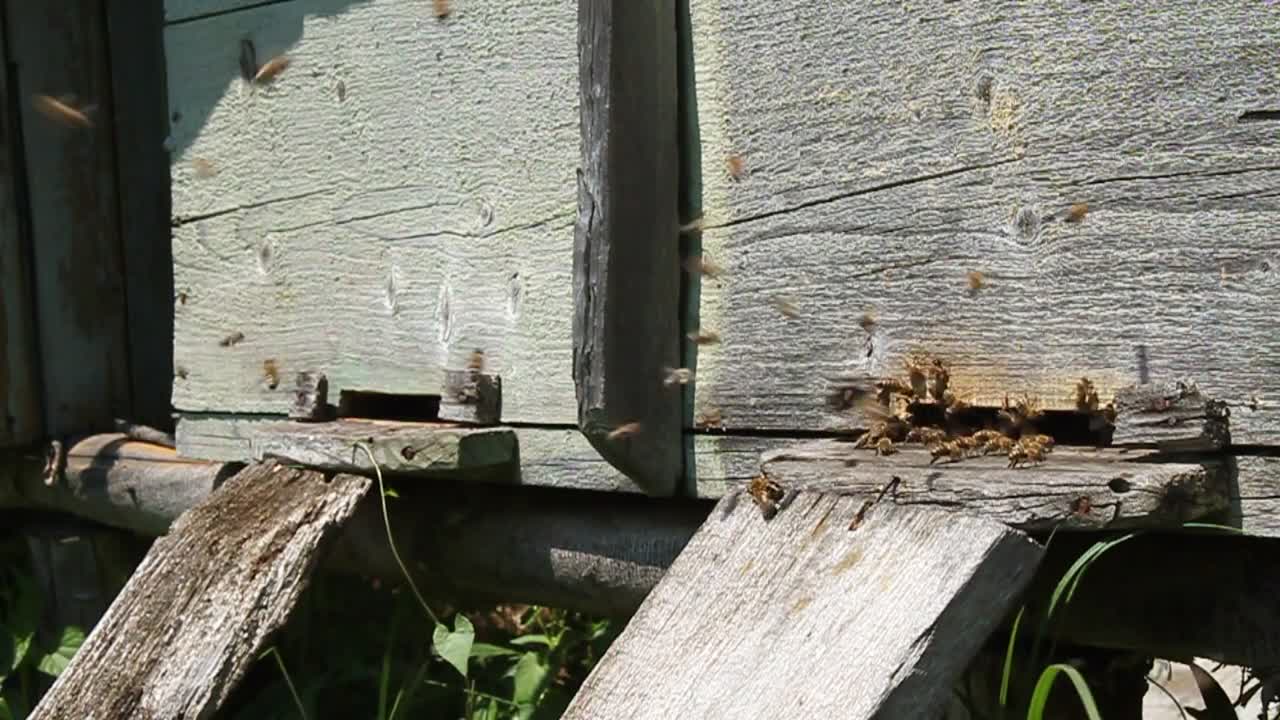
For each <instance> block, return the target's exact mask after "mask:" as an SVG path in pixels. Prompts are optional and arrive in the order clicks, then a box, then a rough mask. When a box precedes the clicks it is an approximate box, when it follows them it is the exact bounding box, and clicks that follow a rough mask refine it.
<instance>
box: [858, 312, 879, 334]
mask: <svg viewBox="0 0 1280 720" xmlns="http://www.w3.org/2000/svg"><path fill="white" fill-rule="evenodd" d="M858 325H859V326H860V327H861V328H862V330H863V332H867V333H870V332H871V328H873V327H875V326H876V317H875V316H874V315H872V314H871V313H869V312H865V313H862V317H860V318H858Z"/></svg>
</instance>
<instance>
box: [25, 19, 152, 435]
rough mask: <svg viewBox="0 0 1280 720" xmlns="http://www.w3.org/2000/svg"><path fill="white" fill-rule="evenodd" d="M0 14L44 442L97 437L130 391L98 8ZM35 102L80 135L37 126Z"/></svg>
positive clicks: (120, 413)
mask: <svg viewBox="0 0 1280 720" xmlns="http://www.w3.org/2000/svg"><path fill="white" fill-rule="evenodd" d="M5 10H6V13H7V16H6V26H7V28H8V31H9V33H8V34H9V37H8V38H7V42H8V45H9V52H10V54H11V58H12V59H13V61H14V62H15V64H16V68H15V79H16V86H15V88H14V89H15V91H16V93H15V94H16V95H17V97H16V98H15V101H16V102H18V104H19V105H20V107H21V111H22V112H21V122H22V138H23V145H24V151H25V157H26V169H27V177H26V184H27V188H28V199H29V203H30V212H31V242H32V248H33V255H32V261H33V263H34V271H35V274H34V277H35V299H36V311H37V318H38V331H39V337H40V364H41V373H42V375H43V381H44V382H43V394H44V417H45V432H46V433H47V434H49V435H67V434H72V433H83V432H93V431H95V430H103V429H107V428H110V427H111V419H112V418H113V417H127V416H128V415H129V414H130V392H131V391H130V376H129V352H128V350H129V347H128V341H129V336H128V333H127V327H126V306H125V292H126V288H125V273H124V263H123V259H122V251H121V243H120V234H119V230H120V225H119V217H120V216H119V206H118V204H117V203H118V198H117V194H116V190H117V185H116V183H117V180H116V148H115V124H114V118H113V116H112V114H111V108H112V107H113V98H112V94H111V74H110V68H109V63H108V61H107V60H108V57H109V53H108V48H107V27H106V23H105V19H106V13H105V11H104V7H103V4H102V0H53V1H51V2H38V3H26V2H13V3H7V4H6V5H5ZM37 95H46V96H51V97H54V98H58V97H62V96H67V98H66V99H67V100H68V101H69V103H70V104H71V105H73V106H74V107H76V108H79V109H86V110H87V111H88V112H87V115H88V118H89V120H90V121H91V122H92V126H91V127H81V126H78V125H74V124H64V123H60V122H58V121H57V120H55V119H51V118H50V117H47V116H46V115H44V114H42V113H41V112H40V111H39V110H38V107H39V101H38V100H37V99H36V97H37ZM70 96H74V99H72V98H71V97H70Z"/></svg>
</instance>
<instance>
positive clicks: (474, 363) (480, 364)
mask: <svg viewBox="0 0 1280 720" xmlns="http://www.w3.org/2000/svg"><path fill="white" fill-rule="evenodd" d="M467 369H468V370H470V371H472V372H480V371H481V370H484V351H483V350H481V349H480V348H476V349H475V350H472V351H471V354H470V355H468V356H467Z"/></svg>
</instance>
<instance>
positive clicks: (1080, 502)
mask: <svg viewBox="0 0 1280 720" xmlns="http://www.w3.org/2000/svg"><path fill="white" fill-rule="evenodd" d="M1092 510H1093V498H1091V497H1089V496H1088V495H1081V496H1080V497H1078V498H1076V499H1075V500H1072V501H1071V506H1070V511H1071V514H1072V515H1076V516H1079V517H1084V516H1085V515H1088V514H1089V512H1090V511H1092Z"/></svg>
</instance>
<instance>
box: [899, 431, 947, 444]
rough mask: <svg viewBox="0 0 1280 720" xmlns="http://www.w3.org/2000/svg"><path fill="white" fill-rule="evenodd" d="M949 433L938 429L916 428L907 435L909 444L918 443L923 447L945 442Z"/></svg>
mask: <svg viewBox="0 0 1280 720" xmlns="http://www.w3.org/2000/svg"><path fill="white" fill-rule="evenodd" d="M946 439H947V431H946V430H943V429H942V428H936V427H914V428H911V431H910V432H908V433H907V442H918V443H921V444H923V445H934V444H936V443H941V442H945V441H946Z"/></svg>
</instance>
